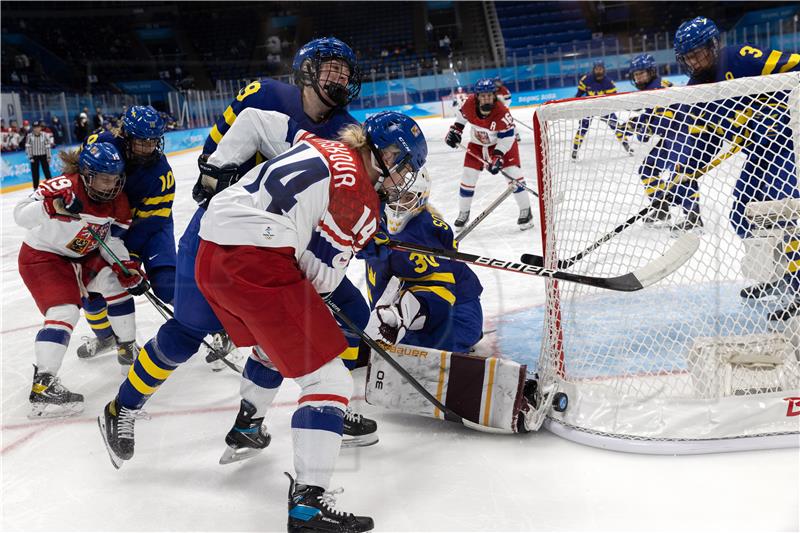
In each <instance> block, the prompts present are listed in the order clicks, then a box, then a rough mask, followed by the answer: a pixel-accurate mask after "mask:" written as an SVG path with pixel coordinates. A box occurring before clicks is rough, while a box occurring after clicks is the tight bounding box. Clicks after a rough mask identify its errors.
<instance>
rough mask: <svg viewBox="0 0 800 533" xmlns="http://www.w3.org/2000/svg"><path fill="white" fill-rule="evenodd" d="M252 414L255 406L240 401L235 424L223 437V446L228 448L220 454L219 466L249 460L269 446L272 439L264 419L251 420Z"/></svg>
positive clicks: (254, 411) (254, 412)
mask: <svg viewBox="0 0 800 533" xmlns="http://www.w3.org/2000/svg"><path fill="white" fill-rule="evenodd" d="M254 414H256V406H255V405H253V404H252V403H250V402H248V401H247V400H242V402H241V404H240V406H239V414H237V415H236V422H234V424H233V427H232V428H231V430H230V431H229V432H228V434H227V435H225V444H227V445H228V447H227V448H226V449H225V451H224V452H222V457H220V458H219V464H221V465H227V464H230V463H235V462H236V461H243V460H244V459H249V458H250V457H253V456H254V455H258V454H259V453H261V450H263V449H264V448H266V447H267V446H269V442H270V440H272V437H270V435H269V433H267V426H265V425H264V417H263V416H262V417H259V418H253V415H254Z"/></svg>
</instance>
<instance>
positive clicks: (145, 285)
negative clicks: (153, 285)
mask: <svg viewBox="0 0 800 533" xmlns="http://www.w3.org/2000/svg"><path fill="white" fill-rule="evenodd" d="M122 264H123V266H124V267H125V268H127V269H128V274H125V271H124V270H123V269H122V267H121V266H120V265H118V264H117V263H114V264H113V265H111V269H112V270H113V271H114V274H116V275H117V279H118V280H119V283H120V285H122V286H123V287H124V288H125V290H126V291H128V292H129V293H130V294H133V295H134V296H139V295H142V294H144V293H146V292H147V291H148V290H150V282H149V281H147V277H146V276H145V275H144V274H142V273H141V270H142V265H141V264H139V263H138V262H137V261H122Z"/></svg>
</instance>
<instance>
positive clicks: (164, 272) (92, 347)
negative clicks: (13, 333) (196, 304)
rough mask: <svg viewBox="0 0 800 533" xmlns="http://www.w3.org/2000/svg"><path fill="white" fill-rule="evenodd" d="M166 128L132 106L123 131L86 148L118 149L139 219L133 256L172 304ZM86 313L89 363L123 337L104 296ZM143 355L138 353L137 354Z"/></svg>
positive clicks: (98, 137)
mask: <svg viewBox="0 0 800 533" xmlns="http://www.w3.org/2000/svg"><path fill="white" fill-rule="evenodd" d="M165 129H166V125H165V123H164V119H163V118H161V115H159V113H158V112H157V111H156V110H155V109H153V108H152V107H150V106H131V107H129V108H128V109H127V110H126V111H125V115H124V116H123V117H122V125H121V127H120V128H118V129H114V130H112V131H107V132H103V133H99V134H92V135H89V137H87V138H86V141H85V142H84V143H83V148H86V147H88V146H90V145H91V144H94V143H98V142H106V143H110V144H113V145H114V146H115V147H116V148H117V151H118V152H119V153H120V155H121V156H122V159H123V162H124V163H125V174H126V177H127V179H126V180H125V187H124V192H125V195H126V196H127V197H128V202H129V203H130V206H131V210H132V212H133V220H132V222H131V226H130V228H129V229H128V231H127V232H126V233H125V236H124V237H123V240H124V242H125V247H126V248H127V249H128V251H129V252H130V254H131V257H133V258H134V259H136V260H138V261H139V262H141V263H142V266H143V267H144V271H145V273H146V274H147V279H148V281H149V282H150V285H151V286H152V289H153V293H154V294H155V295H156V296H157V297H158V298H160V299H161V300H162V301H164V302H167V303H171V302H172V299H173V296H174V294H175V263H176V254H175V225H174V222H173V219H172V202H173V200H174V198H175V177H174V175H173V173H172V168H171V167H170V165H169V162H167V156H166V155H164V131H165ZM83 313H84V315H85V316H86V320H87V322H89V326H91V328H92V332H93V333H94V335H95V336H94V337H92V338H86V337H84V341H85V342H84V343H83V344H82V345H81V346H79V347H78V357H80V358H83V359H87V358H90V357H95V356H97V355H102V354H103V353H106V352H109V351H111V350H114V349H115V348H116V346H117V338H116V337H115V336H114V331H113V328H112V327H111V324H110V322H109V319H108V314H109V307H108V305H107V302H106V300H105V299H104V298H103V297H102V296H101V295H99V294H96V293H90V294H89V296H88V297H87V298H84V301H83ZM136 352H138V350H136Z"/></svg>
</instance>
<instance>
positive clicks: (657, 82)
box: [642, 76, 672, 91]
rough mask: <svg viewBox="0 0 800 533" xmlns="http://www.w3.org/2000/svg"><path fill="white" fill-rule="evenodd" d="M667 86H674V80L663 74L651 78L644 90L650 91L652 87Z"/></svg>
mask: <svg viewBox="0 0 800 533" xmlns="http://www.w3.org/2000/svg"><path fill="white" fill-rule="evenodd" d="M667 87H672V82H671V81H669V80H667V79H664V78H662V77H661V76H656V77H655V78H653V79H652V80H650V83H648V84H647V87H645V88H644V89H642V90H643V91H649V90H651V89H666V88H667Z"/></svg>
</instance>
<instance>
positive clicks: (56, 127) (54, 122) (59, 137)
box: [50, 115, 65, 146]
mask: <svg viewBox="0 0 800 533" xmlns="http://www.w3.org/2000/svg"><path fill="white" fill-rule="evenodd" d="M50 129H51V130H52V132H53V145H54V146H58V145H59V144H63V143H64V137H65V132H64V124H62V123H61V120H59V118H58V117H57V116H55V115H53V118H51V119H50Z"/></svg>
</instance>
